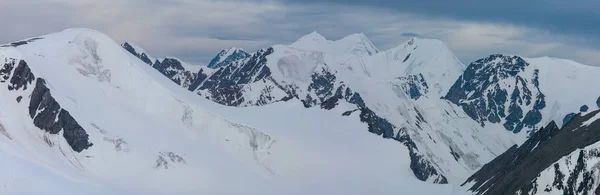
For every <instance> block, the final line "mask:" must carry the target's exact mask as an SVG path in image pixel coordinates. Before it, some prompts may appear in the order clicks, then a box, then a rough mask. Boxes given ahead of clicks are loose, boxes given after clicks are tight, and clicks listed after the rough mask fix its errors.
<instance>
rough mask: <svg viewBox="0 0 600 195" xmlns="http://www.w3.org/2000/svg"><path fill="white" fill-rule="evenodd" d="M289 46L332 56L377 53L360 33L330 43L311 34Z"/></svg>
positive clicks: (318, 35)
mask: <svg viewBox="0 0 600 195" xmlns="http://www.w3.org/2000/svg"><path fill="white" fill-rule="evenodd" d="M290 46H292V47H295V48H298V49H304V50H312V51H319V52H323V53H326V54H330V55H334V56H347V55H354V56H359V57H362V56H370V55H373V54H376V53H378V52H379V50H378V49H377V48H376V47H375V45H373V43H371V41H370V40H369V39H368V38H367V37H366V36H365V35H364V34H362V33H359V34H351V35H348V36H346V37H344V38H342V39H340V40H337V41H331V40H327V39H326V38H325V37H323V36H322V35H320V34H319V33H317V32H312V33H310V34H308V35H305V36H303V37H302V38H300V39H298V40H297V41H296V42H294V43H292V44H291V45H290Z"/></svg>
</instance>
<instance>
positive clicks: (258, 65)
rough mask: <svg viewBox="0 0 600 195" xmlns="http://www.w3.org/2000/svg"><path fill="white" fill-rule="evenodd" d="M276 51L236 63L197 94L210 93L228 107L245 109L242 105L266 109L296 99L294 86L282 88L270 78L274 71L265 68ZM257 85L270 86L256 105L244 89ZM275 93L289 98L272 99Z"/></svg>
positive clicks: (221, 72)
mask: <svg viewBox="0 0 600 195" xmlns="http://www.w3.org/2000/svg"><path fill="white" fill-rule="evenodd" d="M273 51H274V50H273V48H268V49H262V50H259V51H258V52H257V53H255V54H254V55H252V57H250V58H249V59H247V61H244V62H241V61H237V63H233V64H230V65H228V66H225V67H222V68H220V69H219V70H217V71H216V72H215V73H213V74H212V75H211V76H210V77H208V78H206V79H205V80H204V81H203V82H202V84H200V85H199V87H198V90H199V91H205V92H208V93H209V94H210V99H211V100H212V101H215V102H217V103H219V104H223V105H227V106H242V104H243V103H246V105H248V104H249V105H264V104H268V103H273V102H276V101H284V99H289V98H290V97H295V96H297V95H296V93H295V90H296V87H295V86H286V85H281V84H279V82H278V81H276V80H275V79H273V78H272V77H271V70H270V69H269V67H267V66H266V64H267V58H266V57H267V56H268V55H270V54H272V53H273ZM256 82H264V83H268V84H267V87H265V88H263V89H260V90H261V95H260V97H259V99H257V100H255V101H253V100H246V99H244V93H245V92H246V91H245V88H244V87H245V86H247V85H250V84H253V83H256ZM276 89H279V90H282V91H284V92H285V93H286V94H288V95H287V96H286V97H284V99H282V98H279V99H278V98H276V97H274V96H271V91H272V90H276Z"/></svg>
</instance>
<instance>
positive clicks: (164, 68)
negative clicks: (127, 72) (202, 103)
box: [122, 43, 206, 89]
mask: <svg viewBox="0 0 600 195" xmlns="http://www.w3.org/2000/svg"><path fill="white" fill-rule="evenodd" d="M122 47H123V48H124V49H125V50H127V51H128V52H129V53H131V54H132V55H134V56H136V57H137V58H139V59H140V60H142V61H143V62H144V63H146V64H148V65H150V66H152V67H153V68H154V69H156V70H158V72H160V73H161V74H163V75H165V76H166V77H167V78H169V79H171V81H173V82H175V83H177V85H180V86H182V87H184V88H186V89H187V88H192V85H194V83H196V82H197V83H198V84H196V87H197V85H199V83H200V82H202V81H197V77H198V75H199V74H202V75H201V76H203V77H206V74H203V70H200V72H199V73H194V72H190V71H189V70H186V69H185V67H183V65H182V62H181V61H179V60H178V59H174V58H165V59H163V60H162V61H159V60H156V61H154V62H152V61H151V59H150V58H149V57H148V55H147V54H146V53H143V52H140V51H136V50H135V48H134V47H133V46H132V45H131V44H129V43H124V44H123V45H122ZM194 89H195V87H194Z"/></svg>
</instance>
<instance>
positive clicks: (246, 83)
mask: <svg viewBox="0 0 600 195" xmlns="http://www.w3.org/2000/svg"><path fill="white" fill-rule="evenodd" d="M228 68H229V69H227V70H224V71H221V72H218V71H217V72H216V73H217V74H214V75H212V76H211V77H209V79H207V80H206V81H203V82H204V83H203V84H201V85H200V88H199V89H198V90H196V91H197V93H198V94H199V95H202V96H204V97H206V98H207V99H211V100H213V101H215V102H218V103H220V104H224V105H228V106H261V105H266V104H270V103H273V102H280V101H287V100H290V99H299V100H301V101H302V102H303V103H304V106H305V107H307V108H308V107H313V106H319V107H321V108H323V109H330V108H334V107H336V105H335V104H336V103H338V102H339V101H345V102H347V103H350V104H354V105H355V106H356V108H353V109H357V110H360V111H361V114H360V116H375V117H374V118H371V119H362V118H361V121H363V122H365V123H367V124H370V125H371V124H375V123H373V122H374V121H385V123H383V124H386V125H383V126H382V125H371V126H370V128H369V131H370V132H372V133H375V134H378V135H381V136H383V137H384V138H392V139H395V140H397V141H399V142H400V143H404V144H405V145H407V146H408V148H409V150H411V151H414V153H413V154H411V155H410V157H411V159H412V162H415V163H414V164H412V165H411V168H412V169H413V173H414V174H415V176H417V178H419V179H421V180H428V181H431V182H441V183H444V182H446V180H447V178H450V181H452V182H456V181H461V180H463V179H465V178H466V177H468V176H469V175H470V174H472V173H473V172H475V171H476V170H477V169H479V168H480V167H481V166H482V165H483V164H485V163H486V162H489V161H490V160H492V159H493V158H495V157H496V156H498V155H499V154H500V153H502V152H503V151H505V150H506V149H508V148H509V147H510V146H512V145H513V144H521V143H523V142H524V141H525V140H526V139H527V137H528V136H529V135H532V134H533V133H534V132H535V131H536V130H537V129H538V128H540V127H542V126H543V125H544V124H548V123H549V122H550V121H552V120H556V121H561V122H562V121H568V119H569V118H570V117H573V116H574V115H575V114H574V113H575V112H577V111H580V110H581V111H587V108H588V107H589V106H588V105H590V104H593V103H594V102H595V100H597V98H598V96H599V95H600V94H598V93H597V92H595V91H593V90H585V89H582V88H575V87H566V86H573V85H583V84H584V83H586V82H590V81H595V80H596V79H595V78H593V77H594V76H593V75H595V72H597V71H598V70H599V69H598V68H596V67H591V66H586V65H581V64H578V63H575V62H572V61H568V60H561V59H554V58H548V57H544V58H534V59H532V58H521V57H518V56H504V55H491V56H489V57H487V58H484V59H481V60H477V61H475V62H473V63H472V64H470V65H469V66H468V67H465V66H464V65H463V64H462V63H460V61H459V60H458V59H456V57H455V56H454V55H453V54H452V52H451V51H450V50H449V49H448V48H447V47H446V46H445V45H444V44H443V43H442V42H440V41H437V40H427V39H411V40H410V41H408V42H407V43H406V44H403V45H400V46H398V47H396V48H392V49H390V50H387V51H382V52H380V51H379V50H378V49H376V48H375V47H374V46H373V45H372V44H371V42H370V41H369V40H368V39H367V38H366V37H365V36H364V35H363V34H353V35H350V36H347V37H345V38H342V39H341V40H338V41H330V40H327V39H326V38H324V37H323V36H322V35H319V34H318V33H316V32H313V33H310V34H308V35H306V36H304V37H302V38H300V39H299V40H298V41H296V42H294V43H292V44H291V45H289V46H287V45H276V46H273V47H271V48H268V49H263V50H260V51H258V52H257V53H255V54H253V57H251V58H250V60H247V61H238V62H235V63H231V65H230V66H229V67H228ZM276 70H278V71H276ZM277 72H279V73H280V74H276V73H277ZM309 75H310V77H309ZM515 86H516V87H515ZM565 88H566V89H565ZM567 94H581V95H580V96H579V95H578V96H577V97H572V96H569V95H567ZM509 95H510V98H509ZM390 108H394V109H390ZM363 111H366V112H363ZM352 113H353V111H352V108H351V109H350V110H349V111H348V112H345V113H342V114H345V115H349V114H352ZM363 113H369V114H363ZM563 123H564V122H563ZM561 125H562V124H561ZM386 126H387V127H391V128H385V127H386ZM372 127H379V128H375V129H373V128H372ZM448 129H453V130H452V131H448ZM507 130H508V131H507ZM523 130H524V131H523ZM509 131H510V132H509ZM401 137H402V138H401ZM417 162H418V163H417Z"/></svg>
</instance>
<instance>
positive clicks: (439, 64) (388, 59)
mask: <svg viewBox="0 0 600 195" xmlns="http://www.w3.org/2000/svg"><path fill="white" fill-rule="evenodd" d="M363 63H364V64H366V66H367V67H366V69H367V71H366V73H367V74H368V76H369V77H371V78H377V79H381V80H384V81H389V80H392V79H394V78H398V77H405V76H409V75H418V74H422V75H423V77H424V79H425V81H426V82H428V83H429V84H430V85H431V87H433V90H432V91H434V92H435V93H437V94H444V93H445V92H446V91H447V90H448V89H449V88H450V85H451V84H452V83H454V81H455V80H456V78H458V76H460V74H461V73H462V72H463V70H464V69H465V65H464V64H462V63H461V62H460V60H458V58H456V56H455V55H454V53H452V51H450V49H449V48H448V47H447V46H446V44H444V43H443V42H442V41H439V40H434V39H417V38H413V39H411V40H409V41H408V42H406V43H405V44H401V45H400V46H398V47H395V48H392V49H389V50H386V51H383V52H380V53H377V54H375V55H373V56H369V57H366V58H365V59H364V60H363Z"/></svg>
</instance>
